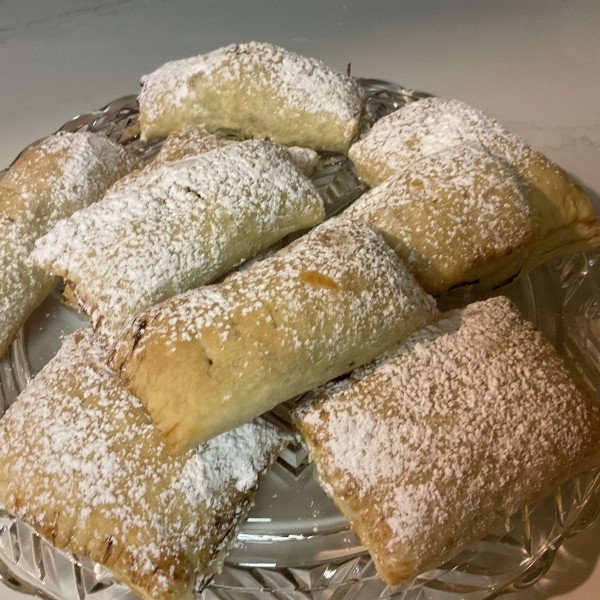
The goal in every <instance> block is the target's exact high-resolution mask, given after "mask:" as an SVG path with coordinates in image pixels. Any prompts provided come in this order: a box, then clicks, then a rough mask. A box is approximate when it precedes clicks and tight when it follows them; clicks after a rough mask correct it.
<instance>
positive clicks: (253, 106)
mask: <svg viewBox="0 0 600 600" xmlns="http://www.w3.org/2000/svg"><path fill="white" fill-rule="evenodd" d="M142 84H143V87H142V92H141V94H140V98H139V102H140V126H141V129H142V134H143V136H144V137H145V138H151V137H165V136H167V135H168V134H169V133H170V132H172V131H177V130H181V129H189V128H196V127H200V128H204V129H206V130H207V131H209V132H214V131H217V130H229V131H235V132H238V133H241V134H242V135H243V136H244V137H257V138H263V137H267V138H269V139H271V140H272V141H274V142H276V143H279V144H283V145H285V146H304V147H308V148H314V149H315V150H336V151H338V152H346V151H347V150H348V147H349V146H350V143H351V142H352V141H353V140H354V139H355V138H356V137H358V133H359V128H360V119H361V116H362V112H363V107H364V93H363V92H362V88H361V87H360V86H359V85H358V83H357V82H356V81H355V80H354V79H352V78H351V77H348V76H346V75H345V74H343V73H341V72H339V71H336V70H335V69H331V68H329V67H327V66H326V65H324V64H323V63H322V62H320V61H318V60H315V59H313V58H306V57H304V56H300V55H298V54H295V53H293V52H288V51H287V50H284V49H283V48H278V47H277V46H272V45H271V44H265V43H260V42H250V43H248V44H232V45H231V46H227V47H225V48H220V49H218V50H215V51H213V52H209V53H208V54H204V55H201V56H195V57H192V58H187V59H183V60H177V61H173V62H169V63H167V64H165V65H163V66H162V67H160V68H159V69H157V70H156V71H154V72H153V73H151V74H150V75H146V76H145V77H143V78H142Z"/></svg>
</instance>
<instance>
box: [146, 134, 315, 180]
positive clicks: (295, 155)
mask: <svg viewBox="0 0 600 600" xmlns="http://www.w3.org/2000/svg"><path fill="white" fill-rule="evenodd" d="M237 143H239V140H233V139H229V138H226V137H222V136H219V135H215V134H211V133H207V132H206V131H205V130H203V129H184V130H183V131H173V132H171V133H170V134H169V135H168V136H167V139H166V140H165V141H164V143H163V145H162V147H161V149H160V152H159V153H158V154H157V155H156V158H155V159H154V161H153V162H152V163H151V165H149V166H150V167H153V166H156V165H160V164H164V163H167V162H173V161H176V160H181V159H182V158H188V157H190V156H196V155H198V154H202V153H204V152H210V151H211V150H214V149H215V148H221V147H223V146H227V145H229V144H237ZM287 151H288V152H289V154H290V160H291V161H292V162H293V163H294V165H296V167H297V168H298V169H300V170H301V171H302V173H304V175H306V176H307V177H310V175H311V174H312V173H313V171H314V170H315V169H316V168H317V163H318V162H319V155H318V154H317V153H316V152H315V151H314V150H311V149H310V148H300V147H299V146H291V147H289V148H287Z"/></svg>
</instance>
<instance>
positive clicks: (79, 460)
mask: <svg viewBox="0 0 600 600" xmlns="http://www.w3.org/2000/svg"><path fill="white" fill-rule="evenodd" d="M103 358H104V353H103V352H102V351H101V350H99V349H98V348H96V347H95V346H94V345H93V341H92V335H91V331H90V330H86V331H82V332H81V331H80V332H76V333H75V334H73V335H71V336H70V337H68V338H67V339H66V340H65V342H64V345H63V347H62V349H61V350H60V352H59V353H58V355H57V356H56V358H54V359H53V360H52V361H51V362H50V363H49V364H48V365H47V366H46V367H45V368H44V369H43V370H42V372H41V373H40V374H39V375H38V376H37V377H36V378H35V380H34V381H33V382H32V383H31V384H30V386H29V387H28V388H27V390H26V391H25V392H24V393H23V394H22V395H21V397H20V399H19V401H18V402H17V403H16V404H15V405H13V406H12V407H11V408H10V410H9V411H8V412H7V414H6V416H5V417H4V418H3V420H2V422H1V423H0V446H1V447H0V484H1V489H2V491H3V495H4V499H5V502H6V506H7V509H8V510H9V511H11V512H12V513H13V514H15V515H16V516H17V517H18V518H20V519H22V520H24V521H26V522H28V523H30V524H32V525H33V526H34V527H36V528H37V529H38V530H39V531H40V532H41V533H42V534H43V535H45V536H47V537H49V538H50V540H51V541H53V542H54V543H55V544H56V545H58V546H64V545H67V546H68V547H69V548H71V549H72V550H73V551H74V552H75V553H80V554H84V555H87V556H90V557H91V558H92V559H93V560H95V561H96V562H100V563H102V564H104V565H106V566H107V567H108V568H109V569H111V570H112V571H113V572H114V573H115V575H116V577H117V578H119V579H125V581H128V580H129V581H132V582H133V583H134V584H135V585H138V586H140V587H141V588H142V589H143V590H145V591H146V594H147V597H148V598H150V597H152V598H153V599H154V598H156V599H161V600H162V599H164V600H167V599H169V600H175V599H176V598H179V597H180V596H181V595H182V594H183V593H184V592H185V591H186V590H189V589H190V588H191V587H192V586H193V584H194V579H195V577H196V575H199V576H201V577H202V578H204V579H206V580H209V579H210V576H211V575H212V574H213V573H214V570H215V568H216V564H215V560H216V559H217V557H216V555H217V553H218V551H219V549H221V548H223V547H224V545H225V544H226V543H227V542H228V541H229V540H230V537H231V532H232V530H233V528H234V526H235V524H236V523H237V522H239V520H240V518H241V517H242V516H243V515H244V514H245V510H246V508H247V506H248V502H249V500H250V499H251V497H252V495H253V492H254V491H255V490H256V489H257V487H258V484H259V480H260V477H261V475H262V474H263V473H264V472H265V470H266V469H267V468H268V466H269V465H270V464H271V463H272V461H273V460H274V458H275V456H276V454H277V453H278V452H279V450H281V448H282V446H283V444H284V443H285V442H286V439H285V437H284V435H283V434H281V433H280V432H279V431H278V430H277V429H276V428H275V427H273V426H271V425H268V424H267V423H265V422H263V421H253V422H251V423H247V424H245V425H243V426H242V427H240V428H238V429H236V430H234V431H230V432H228V433H226V434H224V435H222V436H220V437H218V438H216V439H213V440H211V441H210V442H209V443H207V444H205V445H203V446H202V447H200V448H197V449H194V450H191V451H189V452H187V453H186V454H185V455H183V456H181V457H178V458H172V457H170V456H168V455H167V454H166V451H165V448H164V446H162V444H161V443H160V441H159V436H158V432H157V431H156V429H155V428H154V426H153V425H152V422H151V421H150V419H149V417H148V416H147V414H146V413H145V411H144V410H143V409H142V407H141V405H140V403H139V401H138V400H137V399H136V398H134V397H133V396H130V395H129V394H128V393H127V392H126V390H125V388H124V387H123V386H122V385H121V383H120V381H119V380H118V378H117V377H116V375H115V374H114V373H113V372H112V371H110V370H109V369H108V368H107V367H106V366H105V364H104V362H103ZM245 507H246V508H245Z"/></svg>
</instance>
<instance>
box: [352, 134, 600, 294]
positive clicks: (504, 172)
mask: <svg viewBox="0 0 600 600" xmlns="http://www.w3.org/2000/svg"><path fill="white" fill-rule="evenodd" d="M532 152H533V151H532ZM540 156H541V155H540ZM514 164H516V163H515V162H512V163H511V162H510V161H507V160H506V159H505V158H501V157H500V156H498V154H493V153H491V152H489V151H488V149H487V148H485V147H483V146H481V145H476V144H466V145H460V146H449V147H447V148H444V149H442V150H440V151H438V152H437V153H435V154H431V155H426V156H424V157H423V158H420V159H419V160H416V161H414V162H410V163H409V164H408V165H407V166H406V167H405V168H404V169H403V170H402V171H401V172H399V173H398V174H396V175H393V176H392V177H390V178H389V179H387V180H385V181H384V182H383V183H381V184H379V185H377V186H376V187H374V188H373V189H372V190H370V191H369V192H367V193H366V194H364V195H363V196H362V197H361V198H360V199H359V200H358V201H357V202H356V203H354V204H353V205H352V206H351V207H350V208H348V209H347V210H346V211H345V213H344V215H345V216H346V217H347V218H350V219H361V220H363V221H365V222H366V223H369V224H370V225H372V226H373V227H375V228H376V229H377V230H378V231H379V232H380V233H381V234H382V235H383V237H384V238H385V239H386V241H387V242H388V244H389V245H390V246H391V247H392V248H393V249H394V251H395V252H396V253H397V255H398V256H399V257H400V258H401V259H402V260H403V261H404V262H405V263H406V265H407V266H408V268H409V269H410V270H411V272H412V273H413V274H414V276H415V278H416V279H417V281H418V282H419V283H420V285H421V286H422V287H423V288H424V289H425V290H426V291H427V292H429V293H430V294H434V295H438V294H442V293H443V292H445V291H447V290H448V289H450V288H452V287H456V286H460V285H464V284H475V285H477V286H478V287H479V288H480V289H482V290H490V289H493V288H495V287H498V286H500V285H502V284H504V283H506V282H507V281H510V280H512V279H513V278H515V277H517V276H519V275H523V274H525V273H527V272H529V271H531V270H532V269H534V268H535V267H537V266H538V265H540V264H541V263H543V262H545V261H546V260H548V259H550V258H553V257H556V256H560V255H563V254H570V253H575V252H582V251H584V250H590V249H592V248H595V247H597V246H598V245H600V223H599V222H598V221H597V219H596V217H595V214H594V208H593V206H592V204H591V202H590V201H589V199H588V198H587V196H586V195H585V194H584V192H583V191H582V190H581V188H579V187H578V186H576V185H574V184H572V183H571V182H570V181H569V180H568V178H567V177H566V175H564V173H563V174H562V175H560V173H561V172H560V169H558V167H554V166H552V165H551V164H550V163H549V162H548V161H546V163H545V166H544V165H542V163H536V162H534V161H533V158H532V160H531V162H529V167H528V169H530V170H529V171H528V173H529V175H530V176H528V178H526V177H524V176H523V174H522V172H521V171H519V170H518V169H516V168H515V167H514V166H512V165H514ZM537 168H539V169H540V170H538V171H535V169H537ZM545 169H546V170H545ZM534 172H536V173H537V175H536V176H535V177H534V176H533V173H534ZM544 173H545V175H544ZM546 175H548V178H547V179H544V184H543V185H542V183H541V182H542V179H543V178H544V177H546ZM550 175H552V177H550ZM552 178H553V179H552ZM534 179H535V183H534ZM551 179H552V181H553V183H551ZM544 190H545V191H544Z"/></svg>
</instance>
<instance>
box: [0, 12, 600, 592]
mask: <svg viewBox="0 0 600 600" xmlns="http://www.w3.org/2000/svg"><path fill="white" fill-rule="evenodd" d="M253 39H255V40H261V41H270V42H272V43H275V44H279V45H281V46H284V47H286V48H288V49H290V50H294V51H297V52H300V53H302V54H307V55H310V56H315V57H317V58H320V59H322V60H323V61H325V62H326V63H328V64H330V65H332V66H334V67H338V68H340V69H344V70H345V68H346V65H347V64H348V63H352V72H353V74H355V75H359V76H369V77H379V78H382V79H388V80H392V81H397V82H399V83H402V84H403V85H405V86H408V87H412V88H415V89H422V90H427V91H429V92H432V93H435V94H438V95H441V96H446V97H456V98H460V99H462V100H465V101H466V102H468V103H470V104H473V105H475V106H477V107H479V108H481V109H483V110H484V111H486V112H487V113H489V114H490V115H492V116H495V117H497V118H498V119H500V120H501V121H502V122H504V123H505V124H506V125H508V126H509V127H510V128H512V129H513V130H514V131H515V132H517V133H519V134H521V135H523V136H524V137H525V138H526V139H527V140H528V141H529V142H530V144H531V145H533V146H534V147H536V148H537V149H539V150H541V151H543V152H545V153H546V154H548V155H549V156H550V157H551V158H552V159H554V160H555V161H557V162H558V163H559V164H561V165H562V166H563V167H564V168H565V169H567V170H568V171H569V172H570V173H571V174H572V176H573V177H574V178H575V179H576V180H578V181H579V182H580V183H581V184H582V185H583V186H584V187H585V188H586V189H587V190H588V192H589V193H590V195H591V196H592V198H593V199H594V201H595V202H596V205H597V206H598V207H600V2H599V1H598V0H589V1H584V0H527V1H524V0H494V1H492V0H410V1H407V0H361V1H358V0H325V1H323V0H304V1H302V2H298V1H293V0H78V1H77V2H75V1H74V0H45V2H33V1H31V0H0V81H2V86H1V88H0V89H1V91H0V115H1V117H0V139H1V140H2V144H1V145H0V166H7V165H8V164H9V163H10V161H11V160H12V159H13V158H14V157H15V156H16V154H17V153H18V152H19V151H20V150H21V149H22V148H23V147H25V146H26V145H28V144H29V143H30V142H32V141H33V140H35V139H38V138H40V137H42V136H45V135H47V134H49V133H51V132H52V131H54V130H55V129H57V128H58V127H59V126H60V125H61V124H62V123H63V122H65V121H66V120H68V119H69V118H71V117H73V116H74V115H76V114H79V113H82V112H87V111H89V110H92V109H95V108H98V107H100V106H102V105H104V104H106V103H108V102H109V101H110V100H113V99H114V98H116V97H118V96H122V95H125V94H130V93H136V92H137V90H138V81H139V78H140V76H141V75H143V74H144V73H148V72H150V71H152V70H154V69H155V68H156V67H158V66H160V65H161V64H162V63H164V62H165V61H167V60H172V59H176V58H182V57H187V56H191V55H194V54H200V53H203V52H207V51H209V50H212V49H214V48H217V47H219V46H223V45H225V44H229V43H232V42H241V41H250V40H253ZM599 557H600V522H596V524H594V525H593V526H592V527H591V528H590V529H588V530H587V531H585V532H584V533H582V534H580V535H579V536H577V537H575V538H572V539H571V540H569V541H568V542H567V543H566V544H565V545H564V546H563V548H562V549H561V550H560V552H559V554H558V557H557V560H556V562H555V564H554V566H553V567H552V569H551V570H550V572H549V574H548V576H547V577H546V578H545V579H544V580H542V581H541V582H539V583H538V584H536V585H535V586H534V587H533V588H530V589H529V590H526V591H521V592H518V593H517V594H515V595H514V596H513V598H515V600H543V599H549V598H557V599H561V600H594V599H596V598H600V564H599ZM17 598H25V596H23V595H21V594H17V593H16V592H12V591H10V590H8V588H5V587H4V586H2V585H1V584H0V599H1V600H16V599H17Z"/></svg>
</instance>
